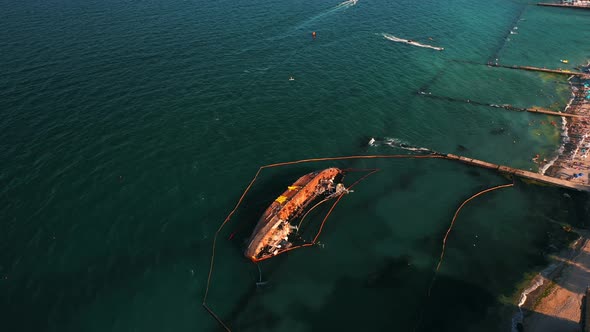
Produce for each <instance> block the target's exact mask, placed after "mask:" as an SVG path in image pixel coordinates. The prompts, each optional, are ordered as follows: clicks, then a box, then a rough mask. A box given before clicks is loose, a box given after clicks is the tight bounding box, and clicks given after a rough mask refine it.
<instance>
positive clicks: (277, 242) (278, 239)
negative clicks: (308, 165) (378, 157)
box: [244, 168, 348, 262]
mask: <svg viewBox="0 0 590 332" xmlns="http://www.w3.org/2000/svg"><path fill="white" fill-rule="evenodd" d="M343 175H344V172H343V171H342V170H341V169H338V168H327V169H325V170H322V171H317V172H312V173H309V174H306V175H304V176H302V177H300V178H299V179H298V180H297V181H295V183H293V184H292V185H290V186H288V187H287V190H285V192H283V194H282V195H280V196H279V197H277V198H276V199H275V200H274V202H272V204H271V205H270V206H269V207H268V208H267V209H266V211H264V213H263V214H262V217H260V219H259V220H258V223H257V224H256V227H255V228H254V232H252V235H251V236H250V239H249V240H248V247H247V248H246V250H245V251H244V255H245V256H246V257H247V258H248V259H250V260H251V261H253V262H259V261H262V260H265V259H268V258H271V257H274V256H276V255H278V254H280V253H282V252H285V251H288V250H289V249H293V248H294V247H295V246H297V244H296V242H297V241H301V239H300V237H299V236H298V235H297V233H298V229H297V226H296V225H294V224H293V222H294V221H295V220H297V218H299V217H301V215H302V214H303V213H304V212H305V211H306V208H307V207H309V205H310V203H312V202H317V201H320V200H322V199H326V198H328V199H329V198H331V197H336V196H339V195H342V194H344V193H347V192H348V190H347V189H346V187H345V186H344V185H343V184H342V183H340V181H342V178H343Z"/></svg>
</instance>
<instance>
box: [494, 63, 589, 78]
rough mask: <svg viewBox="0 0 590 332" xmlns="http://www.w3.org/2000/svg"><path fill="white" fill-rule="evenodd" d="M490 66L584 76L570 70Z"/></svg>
mask: <svg viewBox="0 0 590 332" xmlns="http://www.w3.org/2000/svg"><path fill="white" fill-rule="evenodd" d="M488 66H491V67H500V68H508V69H519V70H528V71H537V72H543V73H551V74H560V75H568V76H572V75H573V76H584V75H585V74H584V73H581V72H577V71H571V70H568V69H548V68H540V67H532V66H516V65H514V66H506V65H501V64H499V63H492V62H489V63H488Z"/></svg>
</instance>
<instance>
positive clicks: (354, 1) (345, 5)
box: [336, 0, 358, 8]
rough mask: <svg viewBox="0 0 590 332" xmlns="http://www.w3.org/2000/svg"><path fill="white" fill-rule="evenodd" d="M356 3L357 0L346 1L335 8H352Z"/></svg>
mask: <svg viewBox="0 0 590 332" xmlns="http://www.w3.org/2000/svg"><path fill="white" fill-rule="evenodd" d="M357 2H358V0H347V1H344V2H342V3H340V4H339V5H338V6H336V8H340V7H350V6H354V5H356V3H357Z"/></svg>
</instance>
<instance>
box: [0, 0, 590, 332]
mask: <svg viewBox="0 0 590 332" xmlns="http://www.w3.org/2000/svg"><path fill="white" fill-rule="evenodd" d="M0 18H1V19H0V29H1V30H2V34H0V45H2V52H0V64H2V66H1V67H0V73H1V75H0V114H1V120H0V160H1V162H0V230H1V231H0V246H1V247H0V312H2V323H1V324H2V325H1V326H2V328H1V329H2V330H3V331H210V330H214V329H215V328H216V327H217V325H216V324H215V322H214V321H213V319H212V318H211V317H210V316H209V315H208V314H207V313H206V312H205V311H204V310H203V309H202V307H201V301H202V296H203V291H204V286H205V282H206V277H207V271H208V267H209V257H210V252H211V241H212V238H213V235H214V232H215V230H216V229H217V227H218V225H219V224H220V222H221V221H222V220H223V219H224V218H225V216H226V214H227V213H228V212H229V211H230V210H231V208H232V207H233V205H234V204H235V202H236V200H237V199H238V198H239V196H240V195H241V193H242V191H243V189H244V188H245V187H246V185H247V183H248V182H249V180H250V179H251V177H252V176H253V175H254V173H255V172H256V170H257V168H258V167H259V166H260V165H263V164H267V163H274V162H279V161H287V160H295V159H301V158H310V157H322V156H337V155H352V154H363V153H367V154H373V153H404V152H406V151H403V150H402V151H400V150H398V149H395V148H391V147H389V146H387V145H384V144H380V145H379V146H375V147H369V146H368V145H367V143H368V140H369V138H370V137H376V138H380V139H387V138H389V139H393V138H395V139H398V140H402V141H404V142H407V143H409V144H413V145H416V146H423V147H428V148H432V149H435V150H438V151H444V152H453V153H460V154H463V155H468V156H472V157H477V158H481V159H484V160H488V161H491V162H495V163H500V164H507V165H511V166H515V167H522V168H526V169H528V168H533V169H534V167H535V165H534V164H533V163H532V161H531V158H532V157H533V156H534V155H535V154H537V153H540V154H542V155H544V156H548V157H550V156H551V155H552V154H554V153H555V151H556V149H557V147H558V144H559V132H558V130H557V129H556V128H554V127H552V126H550V125H548V124H546V123H545V124H541V121H547V120H548V118H545V117H539V116H537V115H532V114H521V113H514V112H507V111H504V110H499V109H494V108H485V107H480V106H474V105H471V104H462V103H455V102H450V101H445V100H436V99H431V98H425V97H422V96H419V95H418V94H417V93H416V92H417V91H418V90H420V89H425V90H427V91H431V92H432V93H433V94H436V95H440V96H446V97H453V98H461V99H471V100H477V101H482V102H488V103H498V104H502V103H511V104H514V105H517V106H522V107H527V106H532V105H536V106H544V107H553V108H554V109H560V108H563V106H564V105H565V103H566V102H567V98H568V96H569V90H568V86H567V85H566V84H565V80H564V79H563V78H561V77H558V76H551V75H538V74H534V73H525V72H519V71H512V70H508V69H499V68H488V67H487V66H485V65H483V64H485V63H486V62H487V61H489V60H490V58H491V57H494V56H497V57H498V58H499V61H500V62H501V63H505V64H528V65H537V66H547V67H559V66H563V65H562V64H561V63H559V59H563V58H568V59H569V60H570V65H569V67H573V66H575V65H576V64H579V63H582V62H584V61H585V59H587V58H588V56H589V55H590V47H589V46H588V45H589V44H588V43H584V42H583V41H585V40H588V38H589V37H590V29H588V25H589V24H590V23H588V22H590V21H589V19H590V13H588V12H584V11H571V10H555V9H551V8H537V7H535V6H527V4H526V3H525V2H522V1H507V0H492V1H486V2H474V1H467V0H453V1H449V2H440V1H431V0H427V1H419V2H417V1H409V0H402V1H395V2H393V1H382V0H378V1H363V0H360V1H359V2H358V3H357V4H356V5H354V6H349V5H344V6H342V5H341V6H339V2H338V1H335V2H334V1H327V0H322V1H290V2H288V1H248V2H246V1H227V0H222V1H216V2H205V1H190V0H187V1H177V2H176V1H168V2H166V1H160V0H151V1H112V0H106V1H96V0H82V1H71V0H50V1H36V0H25V1H21V2H16V1H13V0H0ZM515 26H518V29H515V30H513V31H517V32H518V34H513V35H510V34H509V31H510V30H511V29H513V28H514V27H515ZM311 31H316V32H317V38H316V40H312V38H311ZM383 33H388V34H392V35H395V36H398V37H401V38H409V39H414V40H418V41H421V42H424V43H429V44H433V45H435V46H442V47H445V51H444V52H437V51H434V50H431V49H425V48H418V47H412V46H408V45H405V44H399V43H394V42H391V41H389V40H386V39H384V38H383V36H382V34H383ZM507 36H508V38H509V39H510V40H509V41H507V40H506V38H507ZM428 37H431V38H432V40H429V39H428ZM465 61H466V62H465ZM475 63H477V64H475ZM480 63H481V65H480ZM290 76H293V77H294V78H295V81H289V80H288V78H289V77H290ZM533 120H535V122H534V123H533ZM334 165H335V166H340V167H380V168H382V169H383V171H382V172H380V173H378V174H376V175H374V176H373V177H371V178H369V179H368V180H366V181H365V182H363V183H362V184H361V185H359V186H358V187H356V191H355V193H353V194H352V195H350V196H349V197H346V198H345V199H344V200H343V201H342V203H341V204H340V205H339V206H338V208H337V209H336V210H335V212H334V213H333V214H332V216H331V218H330V221H329V223H328V224H327V225H326V228H325V231H324V233H323V236H322V239H321V242H322V243H323V244H324V247H323V248H310V249H304V250H299V251H294V252H292V253H290V254H288V255H284V256H282V257H277V258H276V259H273V260H271V261H268V262H267V263H264V264H262V265H261V268H262V271H263V278H264V279H265V280H268V281H269V284H268V287H266V288H265V289H263V290H256V289H255V282H256V281H257V280H258V270H257V269H256V267H255V266H254V265H252V264H249V263H247V262H246V260H245V259H244V258H243V257H242V254H241V250H242V247H243V241H244V240H245V239H246V238H247V237H248V236H249V232H250V231H251V229H252V228H253V226H254V223H255V222H256V220H257V219H258V216H259V215H260V214H261V213H262V211H263V210H264V209H265V207H266V206H267V205H268V204H269V203H270V202H271V201H272V200H273V199H274V198H275V197H276V196H277V195H278V194H279V193H280V192H281V191H282V190H283V188H284V187H285V186H286V185H288V184H290V183H291V182H292V181H293V180H295V179H296V178H297V177H298V176H300V175H302V174H304V173H306V172H309V171H312V170H315V169H318V168H323V167H328V166H334ZM506 182H508V180H507V179H504V178H503V177H501V176H499V175H496V174H494V173H491V172H487V171H484V170H479V169H472V168H468V167H466V166H463V165H459V164H455V163H452V162H449V161H441V160H430V161H425V160H419V161H411V160H396V161H391V160H390V161H364V162H361V161H356V162H336V163H317V164H306V165H300V166H293V167H286V168H280V169H273V170H269V171H265V172H264V173H263V175H262V177H261V179H260V181H259V182H258V183H257V184H256V186H255V187H254V188H253V191H252V192H251V194H250V195H249V196H247V197H246V200H245V201H244V207H243V208H241V209H240V210H238V213H237V214H236V215H235V217H234V219H233V220H232V222H230V223H229V224H228V225H227V227H226V229H225V230H224V231H223V232H222V234H221V236H220V241H219V246H218V253H217V261H216V270H215V272H214V276H213V284H212V288H211V292H210V295H209V304H210V305H211V307H212V308H213V309H215V310H216V311H217V312H218V314H219V315H220V316H221V317H223V318H224V319H225V320H227V321H228V322H229V324H230V325H231V326H233V327H234V329H235V330H236V331H320V330H321V331H326V330H338V329H340V330H360V329H364V330H399V331H408V330H413V329H414V328H417V329H418V330H424V331H485V330H489V331H497V330H507V329H509V328H510V315H511V313H512V311H513V310H514V298H513V297H514V296H515V295H517V294H518V285H519V283H521V282H522V280H523V278H524V277H525V274H526V273H527V272H530V271H534V270H536V269H539V268H541V267H542V266H543V265H544V264H545V259H544V257H545V255H546V254H547V252H548V250H549V249H548V248H550V245H551V244H555V243H558V242H560V241H561V239H565V238H567V235H565V234H563V233H562V231H561V230H560V228H559V226H557V225H556V224H555V223H553V222H551V220H556V221H558V222H568V223H571V224H575V225H582V224H584V223H585V222H586V213H587V211H586V210H584V206H585V205H586V204H587V203H586V202H587V197H586V196H584V195H577V194H574V193H570V195H571V198H568V197H566V196H564V195H563V194H564V191H562V190H558V189H554V188H543V187H534V186H528V185H526V184H523V183H518V184H517V186H516V188H514V189H503V190H502V191H498V192H496V193H493V194H490V195H489V196H485V197H482V198H479V199H478V200H476V201H474V202H473V203H472V204H471V205H469V206H468V207H466V208H465V209H464V210H463V212H462V214H461V216H460V218H459V219H458V222H457V225H456V228H455V229H454V231H453V233H451V236H450V238H449V244H448V247H447V252H446V258H445V261H444V264H443V266H442V269H441V271H440V274H439V276H438V278H437V281H436V283H435V286H434V288H433V291H432V295H431V297H429V298H427V297H426V292H427V289H428V285H429V283H430V280H431V278H432V275H433V269H434V267H435V266H436V263H437V259H438V256H439V255H440V246H441V240H442V236H443V235H444V233H445V231H446V229H447V227H448V224H449V222H450V219H451V218H452V215H453V213H454V211H455V209H456V207H457V206H458V205H459V204H460V203H461V202H462V201H463V200H464V199H466V198H467V197H469V196H470V195H471V194H472V193H475V192H477V191H479V190H481V189H483V188H485V187H487V186H493V185H497V184H502V183H506ZM324 212H325V210H324ZM314 218H315V220H316V221H317V220H318V219H319V218H320V216H319V215H316V216H314ZM231 233H235V236H234V238H233V239H232V240H231V241H229V240H227V239H228V236H229V235H230V234H231Z"/></svg>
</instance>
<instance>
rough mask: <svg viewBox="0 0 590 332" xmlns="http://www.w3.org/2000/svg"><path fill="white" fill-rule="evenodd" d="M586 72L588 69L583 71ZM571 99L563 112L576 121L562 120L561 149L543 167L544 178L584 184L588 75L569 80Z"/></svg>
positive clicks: (589, 120)
mask: <svg viewBox="0 0 590 332" xmlns="http://www.w3.org/2000/svg"><path fill="white" fill-rule="evenodd" d="M583 70H584V71H585V72H588V66H586V67H583ZM569 81H570V85H571V87H572V98H571V100H570V102H569V103H568V105H567V106H566V108H565V110H564V112H565V113H570V114H575V115H578V116H580V117H575V118H574V117H570V118H568V119H566V118H565V117H563V118H562V121H563V122H564V123H565V125H564V132H563V134H562V140H563V141H562V142H563V144H562V149H560V153H559V156H558V157H557V158H556V159H555V161H554V162H552V163H551V164H548V165H546V166H547V167H546V171H545V174H546V175H549V176H553V177H556V178H560V179H564V180H569V181H572V182H576V183H581V184H588V183H589V178H588V171H589V170H590V159H589V158H588V153H589V151H590V138H589V137H588V136H589V135H588V133H589V132H590V99H587V96H588V95H589V93H590V74H587V75H584V76H580V77H572V78H570V79H569Z"/></svg>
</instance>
